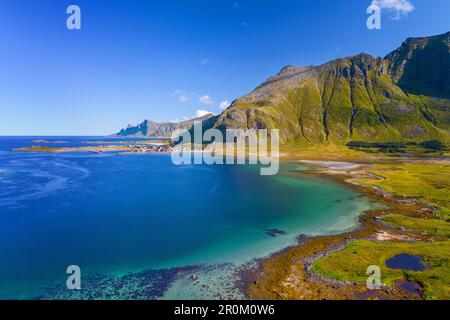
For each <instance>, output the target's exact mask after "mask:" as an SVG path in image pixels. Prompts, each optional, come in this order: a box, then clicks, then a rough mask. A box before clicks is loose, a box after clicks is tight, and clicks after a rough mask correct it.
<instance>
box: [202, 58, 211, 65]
mask: <svg viewBox="0 0 450 320" xmlns="http://www.w3.org/2000/svg"><path fill="white" fill-rule="evenodd" d="M208 62H209V59H208V58H203V59H202V60H200V64H202V65H205V64H208Z"/></svg>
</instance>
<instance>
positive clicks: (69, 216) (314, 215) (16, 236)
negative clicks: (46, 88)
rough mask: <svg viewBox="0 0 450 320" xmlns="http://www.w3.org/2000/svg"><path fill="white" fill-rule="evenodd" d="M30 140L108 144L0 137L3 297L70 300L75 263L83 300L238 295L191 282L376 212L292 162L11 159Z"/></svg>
mask: <svg viewBox="0 0 450 320" xmlns="http://www.w3.org/2000/svg"><path fill="white" fill-rule="evenodd" d="M33 139H45V140H48V141H50V142H52V141H53V142H54V141H61V142H62V141H65V143H50V144H44V145H48V146H65V147H67V146H86V143H85V142H86V141H93V140H102V141H104V140H106V139H105V138H102V137H100V138H99V137H38V138H37V137H0V298H7V299H16V298H22V299H29V298H67V297H69V298H70V295H66V293H67V289H65V279H66V277H67V275H66V268H67V266H69V265H78V266H80V268H81V270H82V279H83V280H82V281H83V282H82V283H83V287H85V288H87V289H86V291H85V292H83V290H82V291H81V292H79V293H77V294H79V295H78V296H74V297H77V298H79V297H81V298H130V299H133V298H164V297H168V298H173V297H175V298H215V297H219V293H220V294H222V295H226V294H227V291H229V292H228V293H230V292H231V291H232V292H233V293H234V294H236V295H237V296H238V297H239V293H236V292H237V291H236V289H235V288H234V287H233V286H232V284H231V283H223V281H222V280H221V282H217V284H216V285H214V289H211V290H212V291H214V290H215V292H214V295H213V294H212V291H208V292H204V291H205V290H204V291H201V290H199V289H198V288H197V289H196V288H195V286H191V285H190V284H189V281H187V280H186V279H189V276H190V274H191V273H192V272H194V271H193V270H195V272H196V273H197V274H200V275H204V278H203V279H208V282H210V283H213V282H214V281H216V280H217V279H219V278H220V277H221V274H222V275H223V272H231V273H233V272H234V271H233V270H234V269H233V267H232V266H239V265H242V264H244V263H248V262H249V261H251V260H252V259H254V258H259V257H264V256H267V255H269V254H271V253H273V252H275V251H278V250H280V249H283V248H285V247H286V246H289V245H291V244H293V243H295V241H296V240H295V239H296V237H297V236H298V235H300V234H307V235H318V234H329V233H337V232H341V231H344V230H348V229H351V228H355V227H356V226H357V223H358V216H359V215H360V214H361V213H362V212H364V211H365V210H367V209H369V208H370V207H371V206H372V205H373V204H372V203H370V201H369V200H368V199H366V198H364V197H362V196H360V195H359V194H358V192H357V191H354V190H352V189H349V188H347V187H345V186H342V185H340V184H336V183H334V182H331V181H328V180H324V179H319V178H311V177H305V176H302V175H299V174H297V173H292V172H290V171H289V170H291V169H301V168H302V167H301V166H300V165H298V164H295V163H285V164H283V165H282V167H281V170H280V173H279V174H278V175H277V176H261V175H259V168H258V167H256V166H248V165H232V166H230V165H215V166H208V165H183V166H176V165H173V164H172V162H171V158H170V155H166V154H146V155H142V154H140V155H138V154H136V155H121V154H119V153H104V154H92V153H76V152H73V153H59V154H56V153H52V154H50V153H25V152H12V151H11V149H12V148H16V147H27V146H32V145H36V143H33V142H32V140H33ZM40 145H43V144H42V143H41V144H40ZM274 230H275V231H274ZM200 265H201V266H203V269H195V268H194V269H192V270H191V269H189V268H187V269H183V268H185V267H186V266H200ZM221 265H222V266H228V267H230V266H231V269H233V270H232V271H230V268H228V267H223V268H222V269H220V270H222V271H217V270H218V269H215V267H214V266H221ZM176 268H179V269H176ZM205 268H206V269H205ZM208 268H209V269H208ZM227 268H228V269H227ZM157 270H160V271H159V273H158V272H156V271H157ZM161 270H163V271H161ZM173 270H176V272H175V271H173ZM223 270H225V271H223ZM227 270H228V271H227ZM221 272H222V273H221ZM155 279H156V280H155ZM147 280H148V281H150V280H151V281H154V283H153V284H152V286H151V288H149V287H148V285H147V282H148V281H147ZM155 281H156V282H155ZM199 281H200V282H199V283H201V281H202V278H201V279H200V280H199ZM220 283H222V284H220ZM113 284H114V285H113ZM190 287H193V288H190ZM232 287H233V288H232ZM145 288H146V289H145ZM144 289H145V290H147V291H145V292H147V293H146V294H147V295H148V296H143V292H144ZM206 291H207V290H206ZM202 292H203V293H202ZM83 294H85V296H83ZM236 295H235V296H236Z"/></svg>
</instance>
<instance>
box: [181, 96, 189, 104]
mask: <svg viewBox="0 0 450 320" xmlns="http://www.w3.org/2000/svg"><path fill="white" fill-rule="evenodd" d="M189 99H190V98H189V97H188V96H185V95H181V96H179V97H178V100H180V102H182V103H186V102H188V101H189Z"/></svg>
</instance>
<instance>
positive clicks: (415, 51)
mask: <svg viewBox="0 0 450 320" xmlns="http://www.w3.org/2000/svg"><path fill="white" fill-rule="evenodd" d="M193 120H195V119H193ZM193 120H190V121H187V122H182V123H179V124H174V123H165V124H156V123H154V122H151V121H146V122H143V123H142V124H141V125H139V126H137V127H129V128H127V129H124V130H122V131H121V132H120V133H119V135H122V136H127V135H138V136H153V135H158V136H167V135H168V133H169V132H170V131H171V130H173V128H174V127H177V126H182V127H183V128H186V129H188V127H189V126H192V121H193ZM203 120H208V122H207V124H208V125H207V127H215V128H219V129H221V130H225V129H227V128H239V129H249V128H267V129H279V130H280V138H281V141H282V143H297V144H327V143H334V144H346V143H348V142H350V141H366V142H392V141H417V142H422V141H427V140H440V141H443V142H445V143H447V144H448V142H449V129H450V32H448V33H446V34H442V35H438V36H433V37H423V38H410V39H407V40H406V41H405V42H404V43H403V44H402V45H401V46H400V48H398V49H397V50H395V51H393V52H392V53H390V54H388V55H387V56H386V57H385V58H374V57H372V56H371V55H369V54H365V53H362V54H359V55H356V56H352V57H346V58H341V59H337V60H334V61H331V62H328V63H326V64H323V65H321V66H306V67H295V66H287V67H284V68H283V69H282V70H281V71H280V72H279V73H278V74H277V75H276V76H273V77H271V78H269V79H267V80H266V81H265V82H264V83H262V84H261V85H260V86H258V87H257V88H256V89H255V90H254V91H253V92H251V93H250V94H248V95H246V96H244V97H242V98H239V99H237V100H235V101H234V102H233V103H232V104H231V106H230V107H229V108H228V109H227V110H225V111H224V112H223V113H222V114H221V115H219V116H217V117H213V115H211V116H210V117H209V118H208V119H203Z"/></svg>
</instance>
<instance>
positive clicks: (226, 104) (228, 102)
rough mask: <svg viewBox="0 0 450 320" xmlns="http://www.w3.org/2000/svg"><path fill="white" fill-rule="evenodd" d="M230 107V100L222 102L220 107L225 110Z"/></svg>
mask: <svg viewBox="0 0 450 320" xmlns="http://www.w3.org/2000/svg"><path fill="white" fill-rule="evenodd" d="M230 105H231V103H230V101H228V100H225V101H222V102H221V103H220V105H219V109H222V110H225V109H226V108H228V107H229V106H230Z"/></svg>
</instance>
